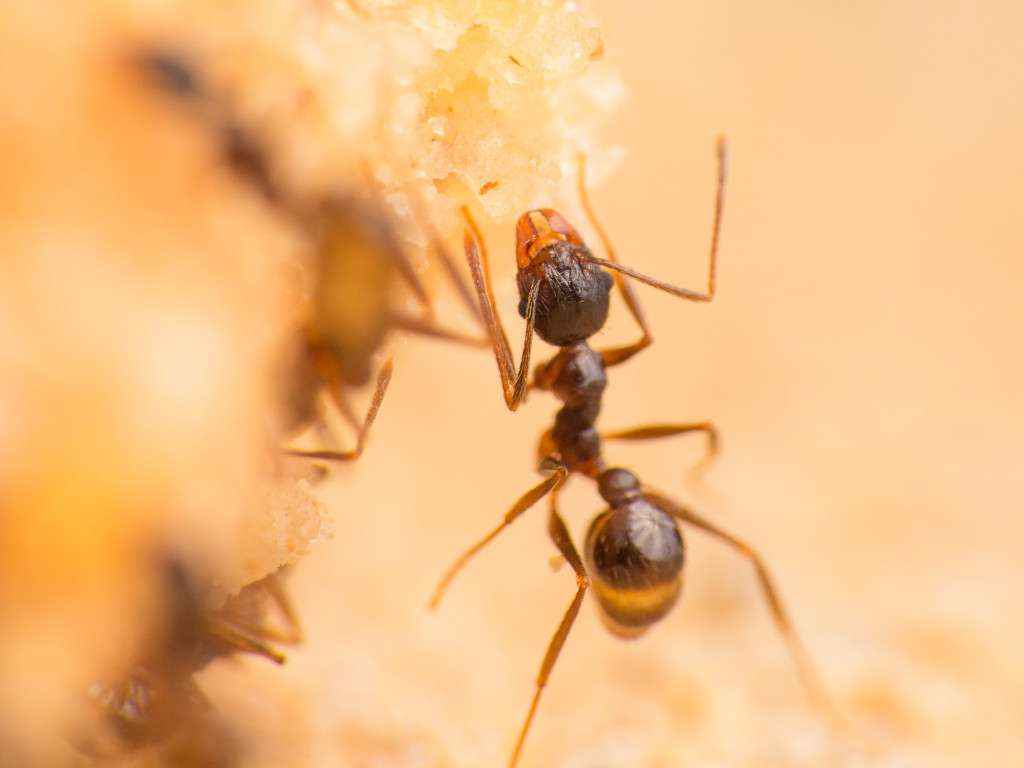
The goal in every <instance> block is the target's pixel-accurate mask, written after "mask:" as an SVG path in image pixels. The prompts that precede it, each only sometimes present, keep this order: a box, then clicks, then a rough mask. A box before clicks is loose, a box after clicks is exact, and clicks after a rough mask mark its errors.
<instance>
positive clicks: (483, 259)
mask: <svg viewBox="0 0 1024 768" xmlns="http://www.w3.org/2000/svg"><path fill="white" fill-rule="evenodd" d="M462 215H463V217H465V219H466V224H467V227H468V228H467V229H466V233H465V238H464V245H465V249H466V260H467V261H468V262H469V270H470V272H471V273H472V275H473V285H474V286H475V287H476V293H477V299H478V300H479V302H480V310H481V313H482V314H483V319H484V323H485V324H486V325H487V331H488V333H489V335H490V337H491V346H492V347H493V348H494V360H495V362H496V363H497V364H498V375H499V376H500V377H501V389H502V393H503V394H504V396H505V405H507V406H508V409H509V410H510V411H514V410H516V409H517V408H519V404H520V403H521V402H522V401H523V396H524V395H525V394H526V377H527V375H528V374H529V372H530V348H531V345H532V343H533V326H534V320H535V316H536V309H537V294H538V293H539V292H540V282H539V281H538V282H537V283H535V284H534V286H533V288H532V289H531V290H530V295H529V297H528V298H527V301H526V337H525V338H524V339H523V354H522V357H521V358H520V362H519V368H518V370H517V369H516V365H515V361H514V360H513V358H512V348H511V347H510V346H509V343H508V336H507V335H506V334H505V327H504V326H503V325H502V323H501V318H500V317H499V315H498V313H497V310H496V309H495V306H494V287H493V285H492V284H491V268H490V261H489V259H488V258H487V247H486V245H485V244H484V241H483V238H482V237H481V235H480V230H479V229H478V228H477V226H476V222H474V221H473V217H472V216H471V215H470V213H469V209H467V208H465V207H463V209H462Z"/></svg>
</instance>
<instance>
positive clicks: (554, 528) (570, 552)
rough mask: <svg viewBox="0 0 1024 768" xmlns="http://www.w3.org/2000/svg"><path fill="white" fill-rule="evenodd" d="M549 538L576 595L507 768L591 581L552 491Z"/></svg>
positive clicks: (544, 666)
mask: <svg viewBox="0 0 1024 768" xmlns="http://www.w3.org/2000/svg"><path fill="white" fill-rule="evenodd" d="M548 535H549V536H551V540H552V541H553V542H554V543H555V546H556V547H558V551H559V552H561V553H562V557H564V558H565V560H566V562H568V563H569V565H570V566H572V569H573V571H574V572H575V574H576V596H575V597H574V598H573V599H572V603H570V604H569V608H568V609H567V610H566V612H565V615H564V616H563V617H562V623H561V624H559V625H558V629H556V630H555V634H554V635H553V636H552V638H551V642H550V643H549V644H548V650H547V653H545V654H544V661H543V663H542V664H541V667H540V674H539V675H538V676H537V690H536V691H535V692H534V694H533V700H532V701H531V702H530V710H529V712H528V713H527V715H526V720H525V721H524V722H523V727H522V729H521V730H520V731H519V739H518V740H517V741H516V748H515V751H514V752H513V753H512V759H511V760H509V768H514V766H515V764H516V762H517V761H518V760H519V754H520V753H521V752H522V750H523V744H524V743H525V741H526V734H527V733H528V732H529V730H530V726H531V725H532V724H533V717H534V715H535V714H536V713H537V705H538V704H539V703H540V696H541V694H542V693H543V692H544V687H545V686H546V685H547V683H548V678H549V677H550V676H551V670H552V669H553V668H554V666H555V662H556V661H558V654H559V653H561V651H562V646H563V645H565V640H566V638H567V637H568V636H569V631H570V630H571V629H572V625H573V623H574V622H575V621H576V616H577V615H579V612H580V606H581V605H582V604H583V598H584V596H585V595H586V593H587V588H588V587H589V586H590V580H589V579H588V578H587V572H586V570H585V569H584V568H583V560H582V559H581V558H580V554H579V552H577V551H576V546H575V545H574V544H573V543H572V537H570V536H569V529H568V528H566V525H565V521H564V520H562V516H561V515H559V514H558V491H557V490H555V491H554V492H552V494H551V512H550V514H549V516H548Z"/></svg>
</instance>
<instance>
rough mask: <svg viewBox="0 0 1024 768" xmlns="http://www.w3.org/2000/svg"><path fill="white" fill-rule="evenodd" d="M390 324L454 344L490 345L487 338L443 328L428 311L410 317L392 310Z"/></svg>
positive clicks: (399, 328) (401, 329) (470, 345)
mask: <svg viewBox="0 0 1024 768" xmlns="http://www.w3.org/2000/svg"><path fill="white" fill-rule="evenodd" d="M391 325H392V326H393V327H395V328H397V329H398V330H400V331H406V332H407V333H415V334H418V335H420V336H427V337H429V338H433V339H441V340H443V341H451V342H453V343H455V344H462V345H464V346H467V347H477V348H479V347H484V348H486V347H488V346H490V341H488V340H487V339H480V338H477V337H476V336H467V335H466V334H464V333H459V332H458V331H450V330H448V329H447V328H443V327H442V326H441V325H439V324H438V323H437V321H435V320H434V318H433V317H432V316H431V315H430V314H429V313H428V314H427V317H412V316H410V315H406V314H403V313H401V312H398V311H395V310H392V312H391Z"/></svg>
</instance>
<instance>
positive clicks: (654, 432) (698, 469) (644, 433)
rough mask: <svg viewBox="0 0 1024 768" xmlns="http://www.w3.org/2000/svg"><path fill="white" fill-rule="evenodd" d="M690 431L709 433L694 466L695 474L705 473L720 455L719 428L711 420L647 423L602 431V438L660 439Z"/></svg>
mask: <svg viewBox="0 0 1024 768" xmlns="http://www.w3.org/2000/svg"><path fill="white" fill-rule="evenodd" d="M690 432H703V433H704V434H705V435H707V448H706V449H705V451H704V455H703V456H702V457H701V459H700V461H698V462H697V463H696V464H695V465H694V466H693V468H692V470H691V471H692V472H693V473H694V474H695V475H699V474H701V473H703V472H704V471H705V470H706V469H707V468H708V467H709V466H710V465H711V463H712V462H713V461H714V460H715V459H716V458H717V457H718V453H719V450H720V448H719V445H720V441H719V437H718V430H717V429H716V428H715V425H714V424H712V423H711V422H710V421H699V422H694V423H692V424H647V425H645V426H642V427H633V428H632V429H620V430H616V431H615V432H602V433H601V439H602V440H658V439H660V438H663V437H675V436H676V435H685V434H688V433H690Z"/></svg>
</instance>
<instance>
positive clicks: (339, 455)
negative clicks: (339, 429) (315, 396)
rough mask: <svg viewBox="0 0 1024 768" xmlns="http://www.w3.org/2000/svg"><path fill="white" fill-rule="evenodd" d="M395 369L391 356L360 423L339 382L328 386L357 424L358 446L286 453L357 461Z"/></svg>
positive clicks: (348, 417) (340, 408) (347, 417)
mask: <svg viewBox="0 0 1024 768" xmlns="http://www.w3.org/2000/svg"><path fill="white" fill-rule="evenodd" d="M393 371H394V364H393V362H392V361H391V359H390V358H389V359H388V360H387V362H385V363H384V365H383V366H382V367H381V369H380V373H379V374H377V386H376V388H375V389H374V391H373V400H372V401H371V402H370V408H369V409H368V410H367V412H366V416H365V417H364V418H363V422H362V423H361V424H358V423H357V422H356V420H355V415H354V414H353V413H352V409H351V407H350V406H349V404H348V401H347V400H345V398H344V397H343V395H342V393H341V387H340V385H339V384H338V383H337V382H334V383H332V385H331V386H330V387H328V393H329V394H330V397H331V401H332V402H333V403H334V404H335V407H336V408H337V409H338V411H339V412H340V413H341V414H342V416H343V417H344V418H345V420H346V421H348V422H349V423H355V424H356V447H355V448H354V449H352V450H350V451H304V450H295V449H287V450H285V454H286V455H288V456H298V457H300V458H305V459H321V460H324V461H355V460H356V459H358V458H359V457H360V456H362V455H363V449H364V448H365V447H366V437H367V435H368V434H369V432H370V427H372V426H373V422H374V421H375V420H376V418H377V412H378V411H379V410H380V404H381V403H382V402H383V401H384V394H385V393H386V392H387V390H388V384H389V383H390V382H391V374H392V372H393Z"/></svg>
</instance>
